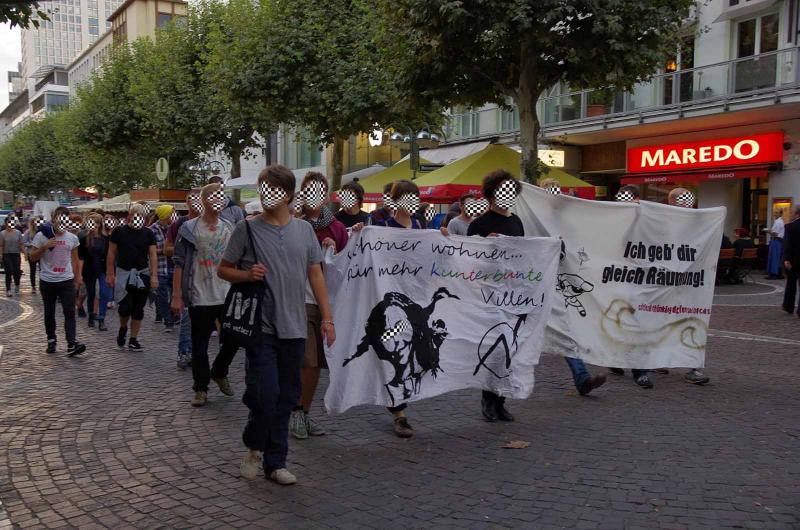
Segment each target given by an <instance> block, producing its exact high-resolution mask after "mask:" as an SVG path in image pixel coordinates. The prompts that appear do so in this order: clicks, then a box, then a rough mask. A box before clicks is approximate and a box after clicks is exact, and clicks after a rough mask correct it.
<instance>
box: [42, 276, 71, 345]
mask: <svg viewBox="0 0 800 530" xmlns="http://www.w3.org/2000/svg"><path fill="white" fill-rule="evenodd" d="M39 292H41V293H42V302H43V303H44V330H45V332H46V333H47V341H48V342H54V341H55V340H56V301H57V300H59V301H61V308H62V309H63V311H64V335H66V337H67V344H72V343H73V342H75V283H74V282H73V281H72V280H65V281H63V282H46V281H41V282H40V283H39Z"/></svg>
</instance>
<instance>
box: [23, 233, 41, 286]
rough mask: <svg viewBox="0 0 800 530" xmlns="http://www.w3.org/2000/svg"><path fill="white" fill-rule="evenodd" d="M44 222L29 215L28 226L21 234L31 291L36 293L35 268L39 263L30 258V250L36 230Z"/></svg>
mask: <svg viewBox="0 0 800 530" xmlns="http://www.w3.org/2000/svg"><path fill="white" fill-rule="evenodd" d="M43 223H44V219H42V218H41V217H31V218H30V219H28V228H27V230H25V233H24V234H22V243H23V245H24V248H25V259H27V260H28V275H29V276H30V281H31V292H32V293H33V294H36V269H37V268H38V267H39V264H38V263H37V262H35V261H34V260H32V259H31V251H32V250H33V238H34V237H36V231H37V230H38V229H39V227H40V226H41V225H42V224H43Z"/></svg>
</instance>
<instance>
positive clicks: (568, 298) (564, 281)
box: [556, 238, 594, 317]
mask: <svg viewBox="0 0 800 530" xmlns="http://www.w3.org/2000/svg"><path fill="white" fill-rule="evenodd" d="M559 239H561V238H559ZM581 254H583V255H581ZM577 256H578V260H579V261H580V262H581V265H583V263H584V261H588V260H589V256H588V254H586V251H585V250H584V249H583V248H581V249H580V250H578V252H577ZM584 257H585V258H586V259H585V260H584V259H583V258H584ZM566 258H567V246H566V245H565V244H564V240H563V239H561V253H560V256H559V262H560V263H561V267H560V268H564V260H565V259H566ZM593 290H594V284H592V283H591V282H587V281H586V280H584V279H583V278H582V277H581V276H579V275H577V274H570V273H561V274H559V275H558V277H557V278H556V291H557V292H559V293H561V296H563V297H564V307H566V308H570V307H574V308H575V309H577V310H578V314H579V315H580V316H582V317H585V316H586V308H585V307H584V306H583V304H582V303H581V301H580V300H579V298H580V296H581V295H582V294H584V293H590V292H592V291H593Z"/></svg>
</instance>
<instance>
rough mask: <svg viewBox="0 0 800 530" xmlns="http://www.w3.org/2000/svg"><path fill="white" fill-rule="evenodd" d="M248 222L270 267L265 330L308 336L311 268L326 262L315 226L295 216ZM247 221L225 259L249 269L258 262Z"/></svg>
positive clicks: (287, 336) (261, 256)
mask: <svg viewBox="0 0 800 530" xmlns="http://www.w3.org/2000/svg"><path fill="white" fill-rule="evenodd" d="M247 222H249V223H250V228H251V229H252V232H253V241H254V242H255V244H256V247H257V253H258V262H259V263H262V264H263V265H265V266H266V267H267V274H266V276H265V279H266V281H267V286H268V287H269V289H267V292H266V294H265V296H264V304H263V307H264V309H263V311H262V314H261V329H262V330H263V332H264V333H267V334H269V335H277V336H278V338H280V339H305V338H306V302H305V288H306V279H307V278H308V267H309V266H311V265H312V264H314V263H320V262H322V250H321V249H320V246H319V242H318V241H317V237H316V236H315V235H314V229H313V228H312V227H311V225H310V224H309V223H307V222H306V221H303V220H300V219H295V218H292V220H291V221H289V224H287V225H286V226H275V225H271V224H269V223H267V222H266V221H264V219H263V218H262V217H261V216H259V217H257V218H255V219H253V220H252V221H245V223H247ZM245 223H238V224H237V225H236V229H235V230H234V231H233V234H231V238H230V241H228V247H227V248H226V249H225V254H224V255H223V258H222V259H224V260H225V261H229V262H231V263H239V264H240V266H241V267H242V268H243V269H245V270H249V269H250V267H252V266H253V264H254V263H255V261H254V258H253V253H252V250H251V249H250V243H249V241H248V238H247V226H245ZM273 297H274V298H273Z"/></svg>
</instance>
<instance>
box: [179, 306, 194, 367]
mask: <svg viewBox="0 0 800 530" xmlns="http://www.w3.org/2000/svg"><path fill="white" fill-rule="evenodd" d="M178 353H188V354H190V355H191V353H192V319H191V318H189V309H188V308H185V307H184V308H183V313H181V331H180V335H178Z"/></svg>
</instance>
